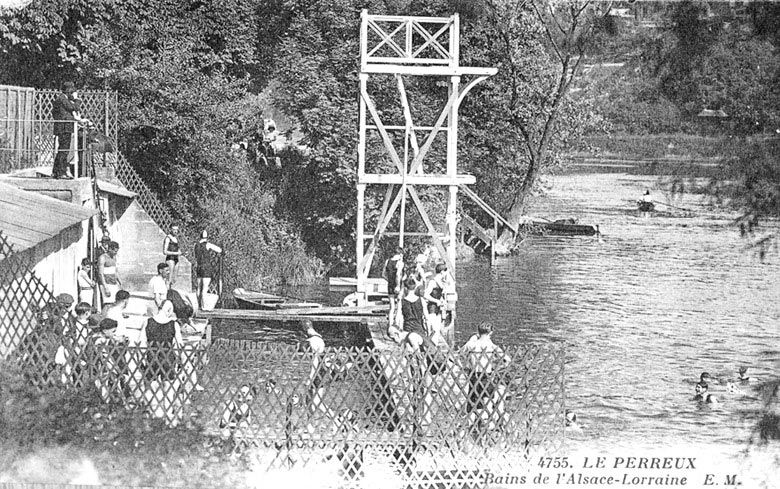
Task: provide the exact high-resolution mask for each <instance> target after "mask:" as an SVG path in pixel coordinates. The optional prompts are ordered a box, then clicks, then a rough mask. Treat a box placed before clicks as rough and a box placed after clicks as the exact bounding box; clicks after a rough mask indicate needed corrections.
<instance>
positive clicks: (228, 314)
mask: <svg viewBox="0 0 780 489" xmlns="http://www.w3.org/2000/svg"><path fill="white" fill-rule="evenodd" d="M387 309H388V306H387V305H385V304H382V305H377V306H366V307H314V308H294V309H293V308H291V309H277V310H259V309H214V310H213V311H198V315H197V317H199V318H208V319H238V320H245V321H246V320H248V321H302V320H304V319H308V320H310V321H314V322H331V323H363V322H370V323H380V324H387Z"/></svg>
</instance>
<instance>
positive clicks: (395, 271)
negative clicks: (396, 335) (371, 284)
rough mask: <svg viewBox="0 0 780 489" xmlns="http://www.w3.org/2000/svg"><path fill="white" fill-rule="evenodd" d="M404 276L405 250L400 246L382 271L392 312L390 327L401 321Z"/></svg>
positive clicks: (389, 321) (388, 317)
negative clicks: (399, 302) (400, 299)
mask: <svg viewBox="0 0 780 489" xmlns="http://www.w3.org/2000/svg"><path fill="white" fill-rule="evenodd" d="M403 275H404V249H403V248H401V247H400V246H399V247H398V248H396V249H395V253H394V254H393V256H391V257H390V258H389V259H388V260H387V261H386V262H385V266H384V269H383V271H382V277H384V279H385V280H387V297H388V298H389V299H390V311H389V313H388V316H387V321H388V323H389V325H390V326H392V325H394V324H396V323H397V322H398V319H399V317H400V316H399V314H398V313H399V311H398V297H399V296H400V295H401V283H402V281H403Z"/></svg>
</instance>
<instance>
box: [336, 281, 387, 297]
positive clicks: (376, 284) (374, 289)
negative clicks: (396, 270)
mask: <svg viewBox="0 0 780 489" xmlns="http://www.w3.org/2000/svg"><path fill="white" fill-rule="evenodd" d="M328 285H329V286H330V290H343V291H348V290H356V289H357V279H356V278H354V277H330V278H329V279H328ZM366 292H368V295H369V296H381V295H387V280H385V279H383V278H369V279H366Z"/></svg>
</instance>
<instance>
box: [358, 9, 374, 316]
mask: <svg viewBox="0 0 780 489" xmlns="http://www.w3.org/2000/svg"><path fill="white" fill-rule="evenodd" d="M366 15H367V12H366V11H365V10H363V12H362V13H361V25H360V35H361V43H360V44H361V48H360V59H361V63H363V62H364V55H365V49H366V47H365V44H366V43H365V39H366V37H365V36H366V30H365V29H366V25H367V21H368V20H367V17H366ZM367 85H368V74H366V73H360V93H361V96H360V104H359V109H358V119H359V124H360V127H359V134H358V171H357V181H358V183H357V215H356V216H355V219H356V221H357V223H356V225H357V236H356V238H357V242H356V243H355V264H356V265H357V270H356V272H357V274H356V278H357V284H356V292H357V296H358V297H357V299H358V305H359V306H364V305H366V303H367V302H368V293H367V291H366V281H367V278H368V269H369V268H370V267H371V264H370V263H367V264H366V265H365V267H366V271H364V270H362V269H361V267H360V264H361V262H362V261H363V256H364V254H365V248H364V247H365V240H364V233H365V229H366V227H365V201H366V199H365V196H366V184H364V183H361V181H362V179H363V177H364V175H365V173H366V101H365V100H364V99H363V95H362V93H363V92H364V91H365V90H366V89H367Z"/></svg>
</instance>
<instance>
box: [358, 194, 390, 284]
mask: <svg viewBox="0 0 780 489" xmlns="http://www.w3.org/2000/svg"><path fill="white" fill-rule="evenodd" d="M400 202H401V192H398V194H396V196H395V198H394V199H393V203H392V204H390V208H389V209H388V210H387V213H385V215H384V216H383V218H382V219H381V220H380V221H379V226H377V228H376V232H375V233H374V239H373V240H372V241H371V245H370V246H369V247H368V252H367V253H366V255H365V256H364V257H363V259H362V260H360V263H359V264H358V269H357V271H358V273H362V274H363V275H362V277H364V278H365V277H368V265H370V264H371V260H373V258H374V252H375V251H376V246H377V243H378V242H379V237H380V236H381V235H382V233H384V232H385V228H386V227H387V225H388V224H390V219H391V218H392V217H393V213H395V209H396V208H397V207H398V204H399V203H400ZM356 258H357V257H356Z"/></svg>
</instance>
